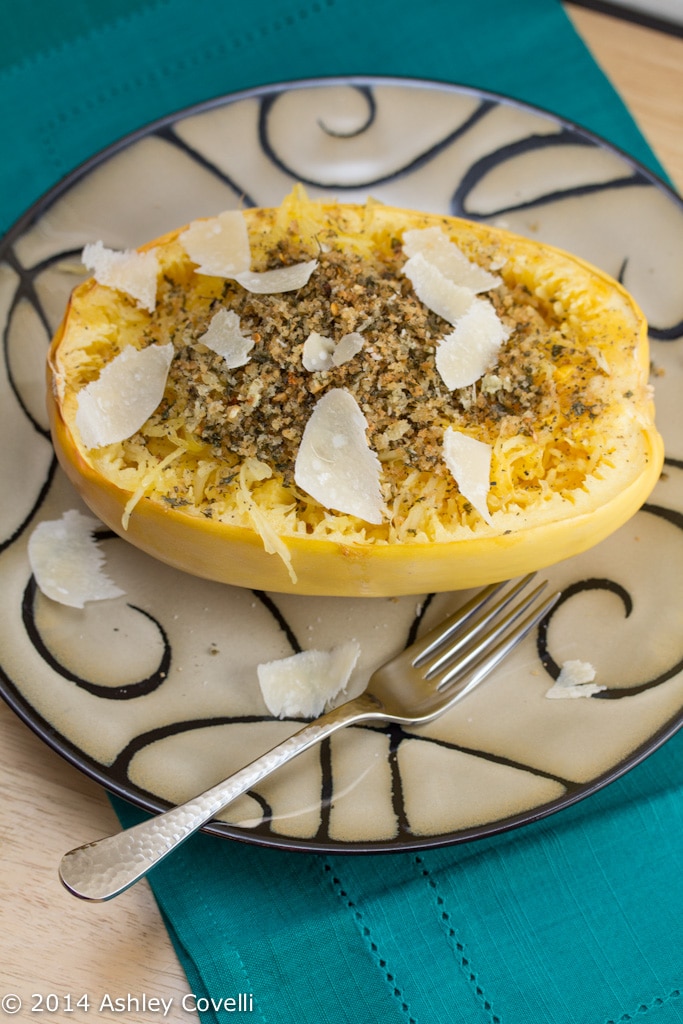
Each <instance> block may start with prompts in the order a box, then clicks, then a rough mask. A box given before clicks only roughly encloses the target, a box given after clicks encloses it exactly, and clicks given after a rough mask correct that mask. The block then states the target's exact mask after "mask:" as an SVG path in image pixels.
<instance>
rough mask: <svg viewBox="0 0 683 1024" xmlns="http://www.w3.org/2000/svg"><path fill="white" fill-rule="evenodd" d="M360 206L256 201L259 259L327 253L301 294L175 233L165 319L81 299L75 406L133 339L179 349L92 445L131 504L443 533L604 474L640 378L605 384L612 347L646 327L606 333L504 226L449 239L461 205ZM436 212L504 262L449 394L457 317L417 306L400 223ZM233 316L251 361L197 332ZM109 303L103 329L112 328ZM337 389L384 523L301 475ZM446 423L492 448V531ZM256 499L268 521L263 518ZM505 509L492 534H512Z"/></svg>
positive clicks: (339, 533)
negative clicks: (274, 288) (487, 325)
mask: <svg viewBox="0 0 683 1024" xmlns="http://www.w3.org/2000/svg"><path fill="white" fill-rule="evenodd" d="M349 209H351V208H349ZM352 209H353V211H355V212H353V213H352V214H351V213H350V214H348V215H347V214H344V213H341V214H339V213H337V214H336V219H335V215H332V214H330V213H329V208H327V207H324V206H323V205H322V204H315V203H310V202H309V201H308V200H305V199H302V197H301V195H300V194H298V195H297V194H296V193H295V194H294V196H293V197H290V199H289V200H288V201H286V202H285V203H284V204H283V206H282V207H281V208H279V210H277V211H272V210H256V211H246V212H245V214H244V217H245V222H246V224H247V225H248V230H249V240H250V244H251V267H250V270H251V271H254V272H256V273H257V274H260V273H263V272H265V271H272V270H275V269H279V268H282V267H292V266H294V265H296V264H303V263H306V262H308V263H310V264H311V265H313V263H312V261H315V269H314V270H313V272H312V273H311V274H310V277H309V278H308V280H307V282H306V283H305V284H303V285H302V286H300V287H297V288H296V289H295V290H293V291H283V292H277V293H272V294H268V293H265V294H262V293H258V292H254V291H251V290H248V288H247V287H245V286H244V285H243V283H240V281H238V280H235V279H234V278H222V277H215V276H210V275H206V274H200V273H198V272H197V265H196V262H194V263H193V262H192V260H190V259H189V258H188V255H187V253H186V251H185V250H184V249H183V246H182V244H181V243H182V235H180V236H179V235H178V233H175V234H174V235H172V236H169V237H168V239H167V240H162V244H160V245H159V246H158V247H157V248H156V250H155V251H156V252H157V255H158V259H159V263H160V274H159V277H158V282H157V295H156V304H155V308H154V311H153V312H151V313H147V312H146V311H145V310H143V309H140V308H139V307H138V306H136V304H135V302H134V300H133V299H131V298H129V297H127V296H126V295H124V294H121V293H117V294H116V295H115V296H112V293H111V291H110V290H109V289H107V288H104V289H102V288H99V287H98V286H93V288H92V290H91V291H90V293H87V292H86V293H84V295H83V296H82V299H81V300H80V303H79V305H78V306H77V307H74V309H73V310H72V321H73V323H72V334H73V333H74V329H75V330H76V332H77V330H78V329H79V327H80V328H82V329H83V330H82V337H81V338H80V340H79V341H78V343H77V344H76V345H74V346H73V347H72V348H71V349H70V350H69V351H68V352H67V353H65V354H64V355H63V358H62V371H63V376H64V379H68V381H69V386H70V387H72V388H73V394H74V395H75V396H76V400H77V394H78V391H79V390H80V388H81V387H82V386H83V385H85V384H87V383H89V382H90V381H92V380H95V379H96V378H97V376H98V374H99V373H100V371H101V369H102V365H103V363H104V364H106V363H107V362H108V361H110V360H111V359H112V358H113V357H114V356H116V354H117V353H119V352H120V351H122V350H123V349H124V348H125V347H126V346H127V345H130V344H132V345H134V346H135V347H137V348H144V347H146V346H149V345H154V346H159V345H166V344H168V343H169V342H170V343H171V344H172V345H173V349H174V355H173V359H172V361H171V365H170V369H169V373H168V377H167V380H166V386H165V390H164V397H163V399H162V400H161V402H160V404H159V405H158V406H157V408H156V409H155V411H154V412H153V414H152V415H151V416H150V417H149V419H147V420H146V422H145V423H144V424H143V425H142V426H141V427H140V429H139V430H136V431H135V432H134V433H133V434H132V436H130V437H129V438H127V439H125V440H124V441H121V442H120V443H118V442H117V443H116V444H113V445H108V446H106V447H103V448H101V449H100V450H98V451H91V452H89V453H88V457H89V458H90V459H91V460H92V462H93V464H94V465H96V467H97V469H98V471H99V472H101V473H103V474H104V475H105V476H108V477H109V478H110V479H112V480H115V481H116V482H117V483H118V484H119V485H121V486H126V487H128V488H129V489H130V491H131V492H132V493H133V494H134V500H133V501H132V502H131V503H129V505H130V507H131V508H132V507H133V505H134V503H135V501H137V500H139V499H140V497H142V496H143V495H148V496H152V497H154V498H155V499H156V500H159V501H162V502H164V503H165V504H167V505H168V506H171V507H183V508H187V509H190V510H191V511H194V512H197V513H198V514H200V515H202V516H205V517H207V518H217V519H220V520H223V521H226V522H231V523H233V524H235V525H240V524H243V525H251V526H252V527H254V526H255V527H256V529H257V530H258V532H260V533H261V534H262V535H263V534H264V531H265V532H266V533H268V534H269V536H271V534H272V536H274V535H275V534H277V535H278V536H286V535H287V534H301V533H304V534H311V533H313V534H315V535H316V536H336V537H343V536H349V537H353V538H354V539H358V538H359V537H360V538H361V539H364V540H369V541H373V542H382V541H389V542H391V541H394V540H401V541H410V540H411V539H417V540H429V539H436V540H445V539H450V538H452V537H453V536H454V535H457V533H458V531H460V530H462V529H463V528H465V529H466V530H475V531H476V530H479V529H488V528H490V524H491V522H494V524H495V516H496V513H498V512H500V513H504V514H505V515H506V516H508V520H509V515H512V516H518V515H519V514H520V512H524V511H525V510H526V509H527V508H529V507H531V506H533V505H534V503H537V502H539V501H540V502H541V503H542V502H544V501H545V502H548V501H550V500H551V499H552V500H554V499H556V498H560V499H562V500H569V501H570V502H571V501H573V497H572V495H573V494H576V493H577V492H579V491H581V490H585V489H586V488H587V487H589V486H590V480H591V479H596V480H599V479H600V478H601V474H604V473H606V472H608V471H609V469H610V467H611V465H612V457H613V454H614V451H615V447H619V444H620V443H621V442H620V438H622V439H623V437H624V436H625V434H626V433H628V431H629V429H631V428H630V427H629V424H632V422H633V421H634V419H635V416H634V413H633V409H632V408H631V405H630V404H629V403H630V400H631V399H634V401H635V400H636V399H637V398H639V397H640V396H636V395H635V390H634V391H632V392H631V394H629V387H630V386H631V384H632V385H633V388H634V389H635V387H636V382H637V380H638V378H639V375H638V373H637V372H636V367H635V363H634V367H633V370H632V372H631V371H629V372H630V373H631V377H628V375H627V378H623V374H622V377H620V379H619V386H620V387H621V385H622V382H623V379H626V386H625V387H623V388H622V389H621V391H620V392H619V393H618V394H617V393H616V392H615V388H614V387H613V386H612V383H611V380H610V378H611V367H612V360H613V359H615V360H616V361H621V363H622V364H623V362H624V358H625V354H624V351H623V349H624V346H630V350H631V351H632V350H633V348H634V343H635V332H634V329H633V325H632V324H628V323H627V322H626V321H624V322H623V323H622V325H621V327H620V328H619V326H618V325H617V329H616V330H612V332H611V333H609V334H607V333H606V331H605V323H607V320H609V317H607V319H606V317H605V314H604V310H600V309H596V307H595V301H594V298H591V297H586V295H585V284H584V283H583V282H582V281H581V280H578V283H577V281H576V280H573V279H572V273H573V268H571V267H570V268H569V269H568V268H567V267H564V268H563V270H561V271H559V272H558V271H557V270H556V268H552V267H551V268H550V269H549V270H547V269H546V268H545V267H544V266H542V261H541V262H540V263H539V265H538V266H536V265H534V263H533V261H532V260H530V259H529V258H528V256H527V255H525V254H522V256H521V258H517V253H516V250H515V243H514V240H512V241H511V240H509V239H507V238H506V236H505V233H502V234H501V233H499V234H496V232H495V231H492V232H488V233H487V232H486V231H485V230H483V229H482V226H476V225H467V224H466V222H458V223H459V224H460V228H459V231H458V232H457V236H454V234H453V232H454V222H453V220H452V219H450V218H437V217H433V216H432V217H429V215H412V214H408V213H406V212H405V211H391V209H388V208H383V207H381V206H380V205H379V204H368V205H367V206H366V207H364V208H352ZM384 209H387V213H386V215H384V214H383V212H382V211H383V210H384ZM359 211H360V212H359ZM422 222H424V223H425V224H428V225H429V227H430V229H431V230H433V229H434V226H435V225H437V226H438V227H439V229H440V230H443V232H444V233H445V234H446V235H447V236H448V237H453V238H454V240H455V241H456V242H457V243H458V245H459V246H460V247H461V249H462V251H463V252H464V253H465V255H466V257H467V259H468V260H469V261H471V262H472V263H474V264H476V265H477V266H479V267H481V268H483V269H484V270H486V271H490V272H491V273H492V274H495V275H496V278H495V281H493V287H491V288H489V289H488V290H487V291H486V292H485V295H484V297H483V298H476V299H474V301H475V302H482V301H483V302H487V303H490V304H491V306H492V308H493V311H494V313H495V316H496V318H497V320H498V321H499V322H500V324H502V335H501V336H502V337H503V338H504V340H503V342H502V344H500V347H499V349H498V351H497V356H496V358H495V359H494V360H493V361H491V362H490V365H488V366H487V367H486V368H485V369H484V370H483V372H481V373H480V374H479V375H478V378H477V379H476V380H475V381H474V382H473V383H472V384H471V385H468V386H467V387H462V388H456V389H454V390H451V389H449V387H448V386H447V385H446V383H445V382H444V379H443V376H442V374H441V373H440V372H439V369H438V366H437V364H438V359H437V354H438V351H439V347H440V345H442V344H444V339H446V340H448V339H449V336H450V335H451V334H452V332H453V330H454V328H453V321H451V322H450V323H449V322H447V320H445V319H444V318H443V317H442V316H440V315H439V314H438V313H436V312H434V311H433V310H432V309H430V308H429V306H428V305H427V304H426V303H425V302H424V301H422V299H421V298H420V296H419V295H418V294H417V292H418V289H416V287H414V285H413V283H412V282H411V280H410V279H409V278H408V276H407V275H406V273H405V270H404V268H405V265H406V253H405V251H404V247H403V235H404V233H405V231H406V230H408V229H413V228H414V227H415V226H416V225H417V226H418V227H420V226H421V223H422ZM456 226H457V225H456ZM539 259H540V257H539ZM553 274H555V276H553ZM235 276H239V275H235ZM242 277H244V275H242ZM103 292H104V293H107V294H102V293H103ZM605 302H606V303H608V302H614V299H613V297H608V298H607V299H605ZM88 303H90V305H88ZM114 306H116V309H117V314H116V315H113V313H112V308H113V307H114ZM625 308H626V307H625V304H624V310H625ZM226 310H229V311H231V314H234V316H235V317H236V318H237V319H236V320H235V324H238V329H239V332H240V333H241V335H242V336H243V337H244V339H246V341H245V351H246V349H248V350H249V351H248V356H245V357H244V360H243V362H242V365H235V366H231V365H229V362H228V361H226V359H224V358H223V357H222V356H221V355H219V354H218V352H216V351H214V350H213V349H212V348H211V347H210V346H209V345H208V344H207V343H206V341H203V340H202V339H203V338H207V331H208V330H209V326H210V324H211V323H212V321H213V319H214V317H215V316H216V314H217V313H219V312H220V311H226ZM624 310H621V311H618V310H616V307H615V310H613V312H614V313H615V316H616V315H617V313H620V314H623V313H624ZM102 314H105V319H106V324H107V327H106V330H105V331H102V330H101V329H100V331H99V333H98V332H97V331H96V330H95V326H96V321H97V318H98V316H99V317H100V319H101V316H102ZM617 320H618V317H617ZM612 321H614V317H612V320H610V326H611V327H612V328H614V323H613V322H612ZM455 325H456V327H455V329H456V331H457V329H458V322H457V321H456V322H455ZM312 335H319V336H321V338H322V339H323V341H325V340H327V341H329V343H330V346H332V347H333V346H334V345H336V344H338V342H339V341H340V339H342V338H346V337H347V336H349V335H353V336H354V339H355V341H354V346H353V347H352V348H350V349H349V352H348V354H347V355H346V356H345V358H344V360H340V361H339V362H338V364H337V363H332V364H330V365H328V368H325V369H321V370H311V369H307V368H306V365H305V360H304V346H305V344H306V342H307V339H310V338H311V336H312ZM358 336H360V339H361V341H362V344H361V343H358ZM207 340H208V338H207ZM617 353H618V355H617ZM328 363H329V360H328ZM309 365H310V361H309ZM629 381H630V382H631V383H630V384H629ZM638 387H641V385H640V384H638ZM335 389H342V390H343V391H345V392H346V393H348V394H349V395H351V396H352V397H353V399H354V400H355V402H356V403H357V406H358V408H359V409H360V411H361V412H362V414H363V415H364V417H365V419H366V421H367V445H368V447H369V448H370V449H371V451H372V452H374V453H376V455H377V457H378V459H379V464H380V466H381V476H380V480H379V483H380V487H381V493H382V498H383V501H384V504H385V510H386V513H385V515H384V517H383V521H382V522H381V523H374V524H372V525H371V524H369V523H367V522H362V521H359V519H358V518H357V517H355V516H353V515H352V514H347V513H345V512H344V510H343V509H342V510H341V511H340V510H339V509H334V508H326V507H325V505H324V503H321V502H320V501H316V500H315V499H314V498H312V497H311V495H310V494H307V493H306V492H304V491H303V490H302V489H301V487H300V486H298V485H297V481H296V463H297V456H298V453H299V449H300V445H301V439H302V436H303V433H304V430H305V428H306V425H307V423H308V422H309V420H310V418H311V415H312V413H313V411H314V409H315V408H316V405H317V403H318V402H319V401H320V399H321V398H322V397H323V396H324V395H326V394H329V393H330V392H331V391H333V390H335ZM641 390H642V388H641ZM447 429H450V430H456V431H462V432H463V433H464V434H466V435H468V436H470V437H472V438H475V439H477V440H478V441H480V442H482V443H483V444H486V445H488V446H490V449H491V478H490V489H489V493H488V497H487V502H488V510H489V511H490V513H491V516H490V517H487V518H488V523H489V525H488V526H487V524H486V523H485V522H484V518H483V517H482V516H481V515H480V514H479V513H478V512H477V511H476V509H475V508H473V506H472V504H471V503H470V501H468V500H467V498H466V497H465V495H464V494H463V491H466V490H467V488H466V487H462V488H461V487H459V486H458V481H456V480H455V479H454V476H453V474H452V472H451V470H450V469H449V467H448V465H447V463H446V461H445V460H444V434H445V431H446V430H447ZM322 455H323V461H324V453H322ZM258 510H261V512H263V511H265V512H266V513H267V514H268V523H269V525H268V526H267V528H266V526H265V525H264V522H265V521H264V520H263V517H262V515H261V514H260V512H259V511H258ZM508 520H506V521H505V522H504V523H503V522H502V521H501V523H500V525H499V527H498V529H500V528H501V527H503V528H504V529H509V528H510V525H511V524H510V522H509V521H508ZM494 528H495V525H494ZM272 536H271V543H272ZM267 543H268V542H267ZM275 546H277V545H275Z"/></svg>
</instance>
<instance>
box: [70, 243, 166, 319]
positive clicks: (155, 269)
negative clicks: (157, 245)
mask: <svg viewBox="0 0 683 1024" xmlns="http://www.w3.org/2000/svg"><path fill="white" fill-rule="evenodd" d="M81 259H82V260H83V263H84V265H85V266H86V267H87V268H88V270H91V271H92V272H93V276H94V278H95V280H96V281H97V282H98V284H103V285H106V286H107V287H108V288H115V289H116V290H117V291H119V292H125V293H126V295H130V297H131V298H132V299H135V301H136V302H137V304H138V305H139V306H141V307H142V309H146V310H147V311H148V312H149V313H153V312H154V309H155V307H156V300H157V276H158V274H159V261H158V259H157V255H156V253H155V252H154V251H153V250H150V251H148V252H137V251H136V250H135V249H125V250H123V251H122V252H118V251H116V250H115V249H107V248H106V247H105V246H104V245H103V243H102V242H91V243H90V244H89V245H86V247H85V248H84V250H83V255H82V257H81Z"/></svg>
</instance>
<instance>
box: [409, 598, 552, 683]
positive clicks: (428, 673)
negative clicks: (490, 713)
mask: <svg viewBox="0 0 683 1024" xmlns="http://www.w3.org/2000/svg"><path fill="white" fill-rule="evenodd" d="M546 586H547V582H546V581H544V582H543V583H539V585H538V586H537V587H535V589H534V590H532V591H531V593H530V594H527V596H526V597H524V598H523V599H522V600H521V601H519V602H518V603H517V604H515V605H513V606H512V608H511V609H510V610H509V611H508V612H507V614H506V615H504V616H502V617H501V618H498V614H497V613H498V612H499V611H502V610H503V609H504V608H505V607H506V605H507V604H509V601H500V602H499V603H498V605H497V606H496V608H494V609H492V612H493V613H494V614H489V615H488V616H487V617H486V618H487V620H488V621H489V622H490V621H491V620H492V619H493V620H496V619H497V621H494V625H492V626H491V627H490V629H488V630H487V631H486V632H485V633H484V634H483V635H482V636H481V637H480V638H479V639H478V640H477V637H478V636H479V634H480V633H481V630H480V629H479V628H475V629H474V630H473V631H472V632H471V633H470V632H467V633H465V635H464V636H462V637H460V638H459V639H458V640H456V642H455V643H454V644H452V645H451V646H449V647H448V648H447V649H446V650H445V651H442V653H441V654H439V655H438V656H437V657H436V658H434V659H433V661H432V662H430V663H429V664H428V665H427V666H426V667H425V666H424V665H423V676H424V678H425V679H434V678H435V677H436V676H439V675H441V674H442V673H443V670H445V669H446V668H448V666H449V665H454V664H455V663H456V661H457V668H458V670H462V669H465V668H467V666H468V665H471V664H472V662H473V661H474V660H475V659H476V658H478V657H479V655H480V654H482V653H483V652H484V651H485V650H487V649H488V648H490V647H491V646H492V644H493V643H494V642H495V641H496V640H497V639H498V637H499V636H502V634H503V633H504V632H505V630H506V629H507V628H508V626H510V625H512V623H513V622H515V621H516V619H518V618H519V616H520V615H522V614H523V613H524V612H525V611H526V610H527V608H528V607H529V606H530V605H531V604H533V602H534V601H535V600H536V598H537V597H538V595H539V594H540V593H541V591H542V590H544V589H545V587H546ZM519 589H520V588H519V587H517V588H515V590H516V591H517V592H519ZM475 641H476V643H475Z"/></svg>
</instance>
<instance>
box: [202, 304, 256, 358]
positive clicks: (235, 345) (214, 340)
mask: <svg viewBox="0 0 683 1024" xmlns="http://www.w3.org/2000/svg"><path fill="white" fill-rule="evenodd" d="M197 341H199V342H201V344H202V345H206V346H207V348H210V349H211V351H212V352H215V353H216V355H219V356H222V357H223V359H224V360H225V364H226V366H227V367H228V368H229V369H231V370H234V369H236V368H237V367H238V366H244V365H245V363H248V362H249V353H250V352H251V350H252V349H253V347H254V342H253V340H252V339H251V338H250V337H249V335H248V334H242V331H241V329H240V318H239V317H238V315H237V313H235V311H234V310H233V309H219V310H218V312H217V313H215V314H214V316H213V318H212V320H211V323H210V324H209V326H208V329H207V330H206V332H205V333H204V334H201V335H200V336H199V337H198V338H197Z"/></svg>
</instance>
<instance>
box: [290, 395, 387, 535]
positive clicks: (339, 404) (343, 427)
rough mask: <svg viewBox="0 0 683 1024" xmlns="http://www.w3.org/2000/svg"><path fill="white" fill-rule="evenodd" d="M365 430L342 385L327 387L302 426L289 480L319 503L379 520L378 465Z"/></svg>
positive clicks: (365, 424) (381, 513)
mask: <svg viewBox="0 0 683 1024" xmlns="http://www.w3.org/2000/svg"><path fill="white" fill-rule="evenodd" d="M367 429H368V421H367V420H366V418H365V416H364V415H363V413H362V412H361V409H360V406H359V405H358V403H357V402H356V400H355V398H354V397H353V395H350V394H349V392H348V391H344V389H343V388H333V389H332V390H331V391H328V392H327V393H326V394H325V395H323V397H322V398H321V399H320V401H319V402H318V404H317V405H316V407H315V409H314V410H313V412H312V413H311V416H310V418H309V420H308V422H307V424H306V427H305V428H304V433H303V437H302V438H301V444H300V445H299V452H298V454H297V457H296V463H295V467H294V480H295V482H296V484H297V486H298V487H300V488H301V489H302V490H303V491H306V493H307V494H310V496H311V497H312V498H315V500H316V501H319V502H320V504H321V505H323V506H324V508H328V509H335V510H336V511H337V512H346V513H348V514H349V515H352V516H357V517H358V518H359V519H363V520H365V522H367V523H381V522H382V519H383V517H384V502H383V500H382V492H381V489H380V477H381V464H380V461H379V459H378V458H377V455H376V454H375V452H373V451H372V450H371V448H370V447H369V445H368V442H367V438H366V435H365V432H366V430H367Z"/></svg>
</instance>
